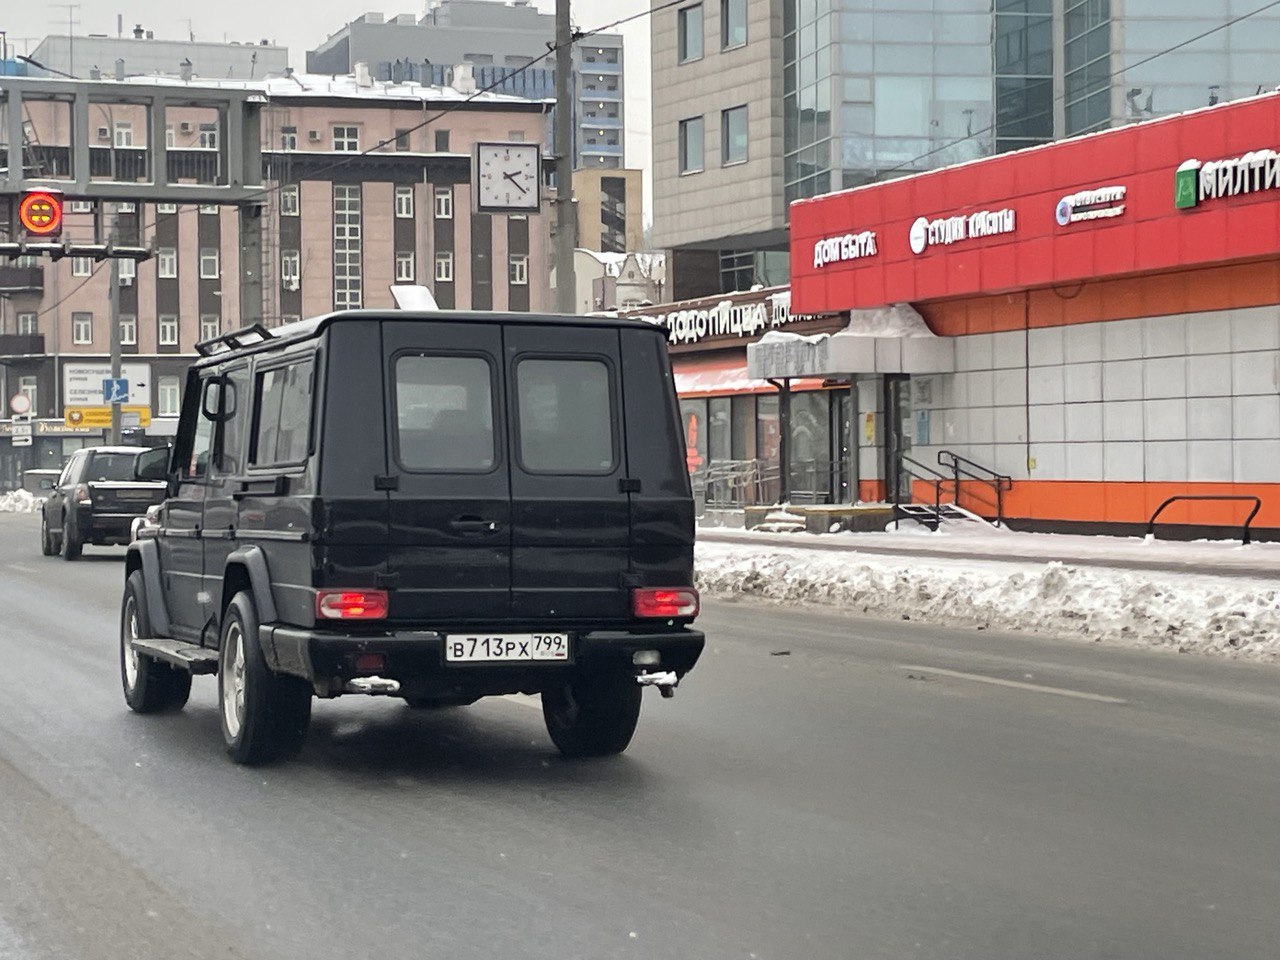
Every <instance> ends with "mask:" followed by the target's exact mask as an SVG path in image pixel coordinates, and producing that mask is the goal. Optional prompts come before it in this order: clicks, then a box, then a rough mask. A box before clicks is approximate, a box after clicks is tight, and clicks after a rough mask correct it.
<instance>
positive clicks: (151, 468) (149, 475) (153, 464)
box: [133, 447, 169, 481]
mask: <svg viewBox="0 0 1280 960" xmlns="http://www.w3.org/2000/svg"><path fill="white" fill-rule="evenodd" d="M168 477H169V448H168V447H156V448H154V449H152V450H148V451H146V452H145V453H140V454H138V459H137V462H136V463H134V465H133V478H134V479H135V480H152V481H162V480H166V479H168Z"/></svg>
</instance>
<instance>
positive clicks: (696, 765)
mask: <svg viewBox="0 0 1280 960" xmlns="http://www.w3.org/2000/svg"><path fill="white" fill-rule="evenodd" d="M122 556H123V551H121V550H103V549H94V548H89V549H87V550H86V556H85V559H84V560H83V561H80V562H77V563H70V564H69V563H66V562H65V561H63V560H61V559H58V558H51V559H46V558H43V557H41V556H40V553H39V546H38V543H37V523H36V521H35V519H34V518H32V517H25V516H23V517H13V516H0V658H2V659H0V663H3V674H2V676H3V688H2V689H0V958H3V960H46V958H49V960H53V958H56V960H98V958H103V960H108V958H109V960H119V958H127V960H151V958H156V960H159V958H165V960H172V958H186V957H195V958H224V960H257V958H262V960H266V958H272V960H277V958H283V960H292V958H307V960H327V958H366V957H376V956H390V957H396V958H441V960H467V958H484V960H493V958H539V960H541V958H548V960H551V958H555V960H567V958H582V960H603V958H614V957H618V958H644V960H648V958H654V960H704V958H705V960H720V958H742V960H750V958H758V960H825V958H833V960H880V958H884V960H908V958H923V960H970V958H972V960H1093V958H1117V960H1145V958H1151V960H1206V958H1213V960H1231V958H1240V960H1246V958H1247V960H1262V958H1271V957H1275V956H1277V952H1278V950H1280V947H1278V945H1280V909H1277V905H1278V904H1280V814H1278V811H1280V669H1277V668H1275V667H1272V666H1260V665H1248V664H1237V663H1228V662H1219V661H1212V660H1204V659H1193V658H1190V657H1184V656H1177V655H1173V654H1167V655H1166V654H1161V653H1153V652H1143V651H1123V650H1116V649H1109V648H1105V647H1100V646H1097V645H1085V644H1079V643H1071V642H1056V641H1048V640H1044V639H1035V638H1028V637H1009V636H999V635H992V634H989V633H981V632H977V631H961V630H943V629H934V628H927V627H922V626H918V625H916V624H913V623H882V622H873V621H866V620H860V619H855V618H852V617H845V616H842V615H840V614H838V613H834V612H831V611H824V610H822V609H818V608H811V607H810V608H805V609H783V608H774V607H762V606H754V605H752V606H749V605H746V604H729V603H708V604H707V610H706V613H705V615H704V617H703V620H702V625H703V626H704V628H705V629H706V631H707V633H708V635H709V637H710V642H709V645H708V650H707V653H706V655H705V656H704V658H703V661H702V663H701V665H700V666H699V668H698V669H697V670H695V671H694V673H693V674H692V675H691V676H690V678H689V679H688V680H687V681H686V683H685V685H684V686H683V687H682V688H681V689H680V690H679V692H678V693H677V695H676V698H675V699H674V700H671V701H661V700H659V698H658V697H657V695H656V693H654V694H653V696H652V698H651V699H649V694H646V702H645V707H644V711H643V714H642V717H641V723H640V729H639V732H638V733H637V735H636V739H635V741H634V742H633V744H632V747H631V749H630V750H629V751H628V753H626V754H625V755H624V756H622V757H619V758H613V759H609V760H603V761H596V762H568V761H564V760H561V759H560V758H559V756H558V755H557V754H556V753H555V752H554V749H553V748H552V746H551V744H550V741H549V740H548V739H547V737H546V734H545V731H544V729H543V725H542V717H541V714H540V712H539V711H538V710H537V709H535V708H536V703H535V702H534V701H528V700H523V699H497V700H488V701H482V702H481V703H479V704H476V705H475V706H473V707H468V708H464V709H457V710H447V711H439V712H417V711H411V710H409V709H407V708H406V707H405V706H404V705H403V704H402V703H401V702H400V701H396V700H370V699H360V698H344V699H342V700H340V701H333V702H320V703H318V704H317V706H316V711H315V720H314V724H313V727H312V732H311V736H310V738H309V740H308V742H307V746H306V747H305V748H304V750H303V753H302V755H301V757H300V758H299V759H298V760H297V761H295V762H293V763H290V764H288V765H285V766H279V767H270V768H265V769H245V768H240V767H236V766H234V765H233V764H231V762H230V761H229V760H228V759H227V758H226V756H225V755H224V753H223V750H222V744H221V739H220V734H219V730H218V720H217V716H216V713H215V705H214V682H213V681H212V679H210V678H200V679H198V680H197V681H196V688H195V691H194V693H193V696H192V699H191V703H190V705H189V706H188V707H187V709H186V710H185V711H183V712H182V713H180V714H176V715H170V716H160V717H139V716H134V715H132V714H130V713H129V712H128V711H127V710H126V708H125V705H124V702H123V699H122V696H121V693H120V686H119V680H118V673H117V661H116V657H117V653H116V631H117V616H118V606H119V600H120V590H121V583H122V567H121V562H120V560H121V557H122ZM781 654H785V655H781ZM650 693H652V691H651V692H650Z"/></svg>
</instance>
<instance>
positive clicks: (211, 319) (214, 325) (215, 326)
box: [200, 313, 222, 341]
mask: <svg viewBox="0 0 1280 960" xmlns="http://www.w3.org/2000/svg"><path fill="white" fill-rule="evenodd" d="M220 333H222V318H221V317H219V316H218V315H217V314H216V313H206V314H204V315H202V316H201V317H200V339H201V341H204V340H212V339H214V338H215V337H217V336H218V334H220Z"/></svg>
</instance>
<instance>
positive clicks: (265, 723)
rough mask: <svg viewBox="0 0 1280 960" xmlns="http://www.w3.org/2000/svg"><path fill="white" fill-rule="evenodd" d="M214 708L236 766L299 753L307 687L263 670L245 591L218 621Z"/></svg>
mask: <svg viewBox="0 0 1280 960" xmlns="http://www.w3.org/2000/svg"><path fill="white" fill-rule="evenodd" d="M218 704H219V707H220V709H219V711H218V713H219V715H220V717H221V718H222V737H223V739H224V740H225V741H226V744H227V753H228V754H230V755H231V759H232V760H234V761H235V762H236V763H243V764H249V765H254V764H262V763H270V762H271V761H273V760H286V759H288V758H290V757H292V756H294V755H296V754H297V752H298V751H299V750H300V749H302V742H303V740H304V739H306V735H307V727H308V725H309V724H310V723H311V687H310V685H309V684H307V683H306V682H305V681H303V680H301V679H299V678H297V677H290V676H278V675H277V674H275V673H272V671H271V668H270V667H268V666H267V661H266V658H265V657H264V656H263V654H262V647H261V646H260V645H259V644H258V614H257V610H256V609H255V608H254V605H253V598H252V597H251V596H250V595H249V594H248V593H245V592H240V593H237V594H236V595H235V596H234V597H233V598H232V600H231V603H230V604H229V605H228V606H227V612H226V615H225V616H224V617H223V619H222V646H221V652H220V656H219V661H218Z"/></svg>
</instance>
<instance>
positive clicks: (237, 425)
mask: <svg viewBox="0 0 1280 960" xmlns="http://www.w3.org/2000/svg"><path fill="white" fill-rule="evenodd" d="M226 379H227V383H228V387H229V391H230V397H231V398H232V402H233V404H234V406H232V408H231V410H232V412H231V416H230V417H228V418H227V419H226V420H224V421H223V422H222V425H221V429H220V430H218V432H217V442H216V444H215V448H216V451H217V456H216V458H215V466H216V472H217V473H218V474H219V475H221V476H224V477H234V476H237V475H239V474H240V473H242V472H243V470H244V455H245V449H244V446H245V440H246V438H247V434H248V432H249V430H248V427H249V404H248V397H249V368H248V367H239V368H237V369H235V370H228V371H227V373H226Z"/></svg>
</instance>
